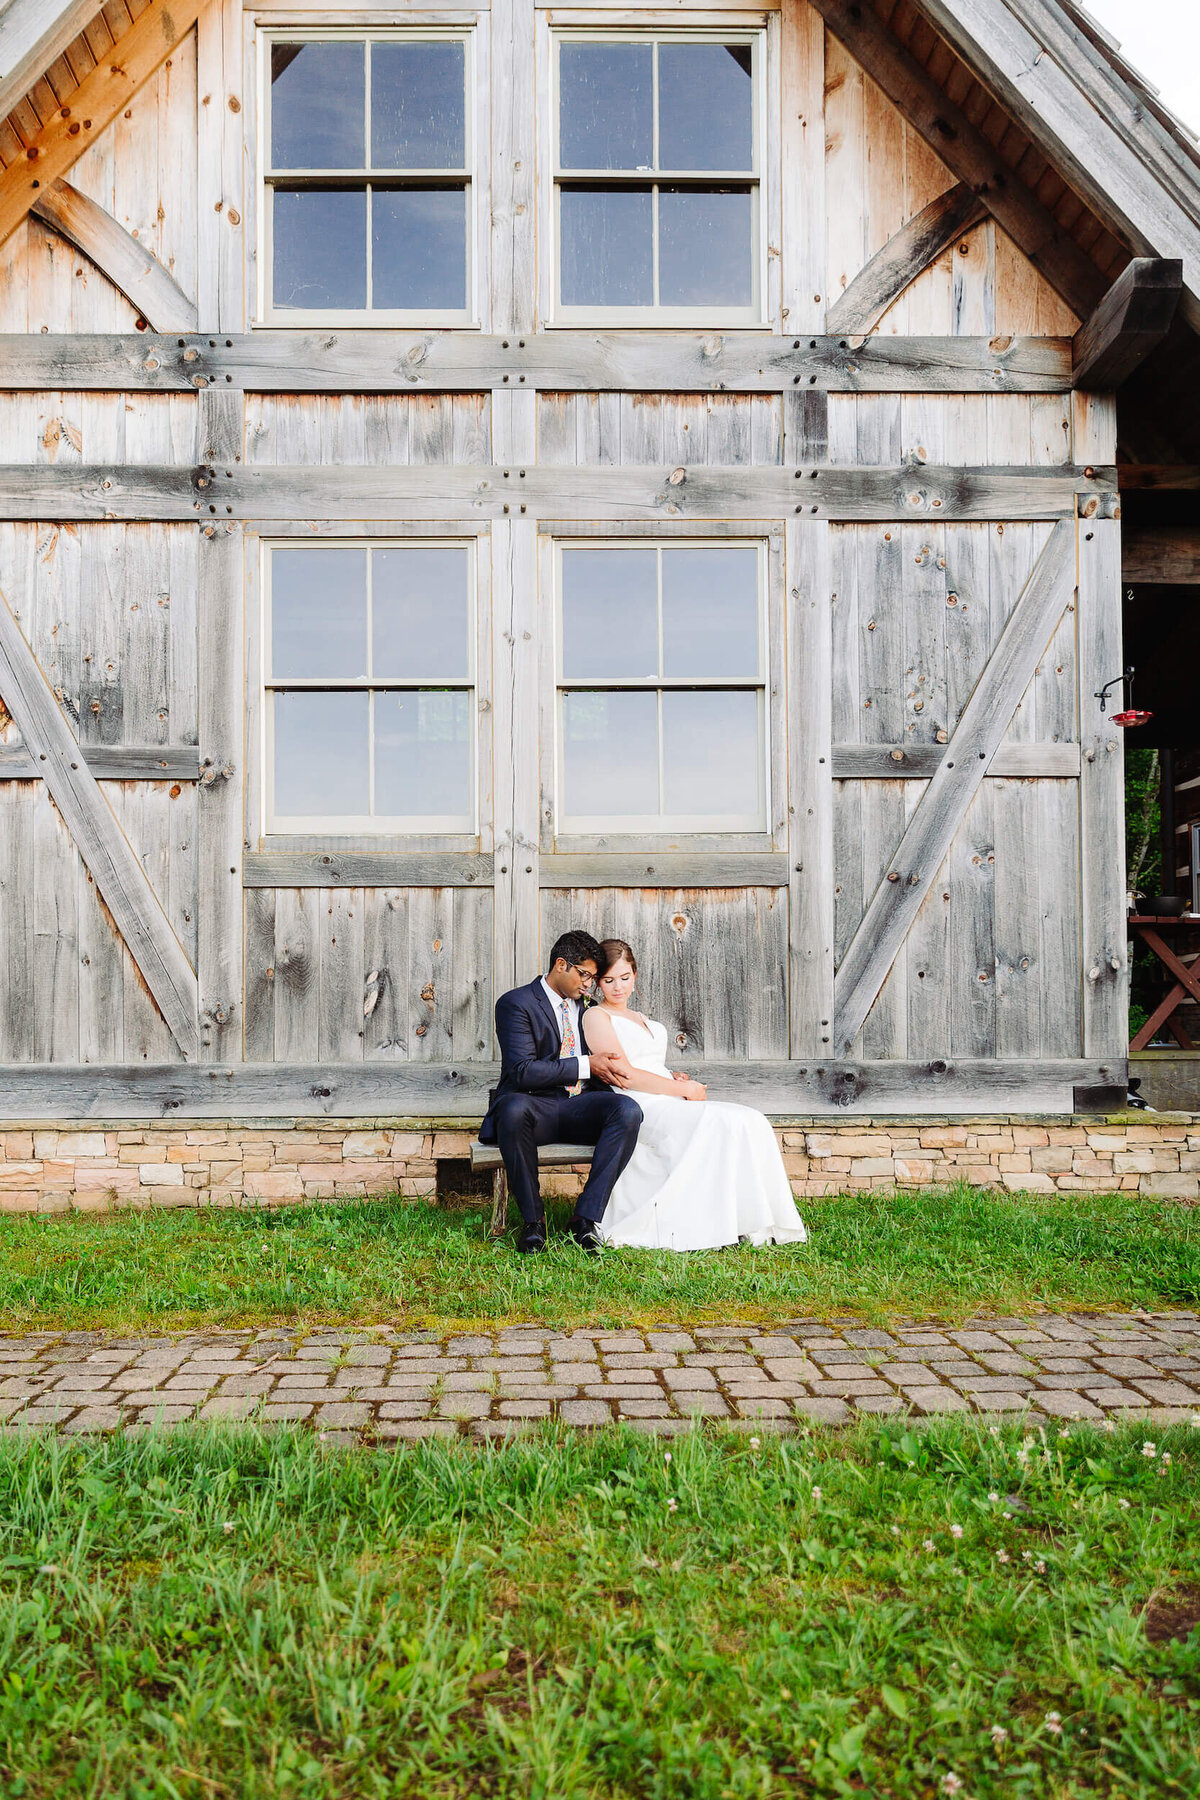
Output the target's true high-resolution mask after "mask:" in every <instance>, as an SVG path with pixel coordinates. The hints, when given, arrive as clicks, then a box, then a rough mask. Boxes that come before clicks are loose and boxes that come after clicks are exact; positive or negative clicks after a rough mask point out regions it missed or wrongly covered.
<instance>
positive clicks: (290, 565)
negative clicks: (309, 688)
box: [271, 548, 367, 680]
mask: <svg viewBox="0 0 1200 1800" xmlns="http://www.w3.org/2000/svg"><path fill="white" fill-rule="evenodd" d="M366 673H367V554H366V551H365V550H350V549H328V550H323V549H308V548H305V549H303V550H273V551H272V552H271V674H272V675H273V676H274V677H275V678H276V680H278V679H279V677H280V676H283V677H288V676H290V677H292V678H293V679H295V678H297V677H320V676H325V677H327V678H330V679H336V678H337V677H338V676H340V675H365V674H366Z"/></svg>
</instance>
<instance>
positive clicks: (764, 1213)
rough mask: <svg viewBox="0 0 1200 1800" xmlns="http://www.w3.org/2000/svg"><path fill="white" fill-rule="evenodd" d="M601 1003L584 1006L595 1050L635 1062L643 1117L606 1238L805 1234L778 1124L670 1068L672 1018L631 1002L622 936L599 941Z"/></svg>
mask: <svg viewBox="0 0 1200 1800" xmlns="http://www.w3.org/2000/svg"><path fill="white" fill-rule="evenodd" d="M600 955H601V960H600V973H599V976H598V978H597V981H596V989H597V992H598V994H599V995H600V1002H599V1004H598V1005H593V1006H590V1007H589V1008H588V1009H587V1011H586V1012H585V1013H584V1015H583V1035H584V1037H585V1038H586V1040H587V1047H588V1050H589V1051H610V1052H611V1051H623V1052H624V1054H625V1057H626V1059H627V1060H628V1062H629V1064H630V1066H631V1067H632V1070H633V1077H632V1079H631V1080H630V1081H629V1083H628V1085H627V1086H626V1088H625V1090H624V1091H625V1092H626V1093H629V1094H634V1095H636V1097H637V1102H638V1105H639V1106H640V1107H641V1109H642V1115H643V1123H642V1127H641V1130H640V1131H639V1133H638V1139H637V1147H636V1148H635V1150H634V1152H633V1155H632V1157H631V1158H630V1160H629V1162H628V1163H627V1164H626V1166H625V1169H624V1171H623V1173H622V1175H621V1177H620V1180H619V1181H618V1182H617V1184H616V1186H615V1187H614V1189H613V1191H612V1195H611V1197H610V1199H609V1202H608V1205H607V1207H606V1208H605V1212H604V1219H603V1222H602V1223H601V1224H600V1226H599V1227H598V1234H599V1235H600V1237H601V1238H602V1239H603V1241H604V1243H606V1244H627V1245H634V1246H637V1247H639V1248H642V1249H651V1250H713V1249H716V1248H717V1247H718V1246H720V1245H722V1244H736V1243H737V1242H738V1241H739V1240H740V1239H743V1238H748V1239H749V1241H750V1242H751V1243H752V1244H768V1243H775V1244H782V1243H803V1242H804V1240H805V1235H806V1234H805V1230H804V1226H803V1224H802V1222H801V1219H800V1215H799V1213H798V1212H797V1211H796V1202H795V1200H794V1199H793V1198H792V1190H791V1186H790V1184H789V1182H788V1178H787V1174H786V1172H785V1170H784V1167H783V1159H782V1157H781V1156H780V1154H779V1146H778V1144H777V1143H776V1142H775V1133H774V1132H773V1131H772V1129H771V1127H770V1125H769V1124H768V1122H767V1120H766V1118H765V1117H764V1116H763V1114H762V1113H760V1112H757V1111H755V1109H754V1108H753V1107H751V1106H732V1105H727V1104H726V1103H725V1102H723V1101H718V1100H709V1099H708V1097H707V1091H706V1089H705V1088H704V1086H703V1084H702V1083H701V1082H699V1081H690V1080H688V1078H687V1077H686V1076H685V1075H672V1074H670V1072H669V1071H668V1069H667V1065H666V1054H667V1028H666V1026H665V1025H661V1024H659V1022H658V1020H657V1019H647V1018H646V1017H645V1016H644V1015H643V1014H642V1013H639V1012H634V1011H633V1009H632V1007H631V1006H630V1004H629V1002H630V999H631V997H632V995H633V989H634V982H635V980H636V978H637V959H636V957H635V956H634V954H633V951H632V950H631V949H630V947H629V945H628V944H626V943H624V942H622V940H621V939H620V938H607V939H605V941H604V942H603V943H602V944H601V946H600Z"/></svg>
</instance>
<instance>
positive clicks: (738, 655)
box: [662, 545, 758, 676]
mask: <svg viewBox="0 0 1200 1800" xmlns="http://www.w3.org/2000/svg"><path fill="white" fill-rule="evenodd" d="M662 584H663V674H664V675H731V676H738V675H749V676H756V675H757V674H758V552H757V550H755V549H753V548H751V547H750V546H749V545H738V546H736V547H731V548H730V549H728V550H726V549H724V548H720V549H716V548H712V547H709V546H705V547H703V548H701V547H699V546H697V547H696V548H694V549H686V550H682V549H681V550H664V551H663V561H662Z"/></svg>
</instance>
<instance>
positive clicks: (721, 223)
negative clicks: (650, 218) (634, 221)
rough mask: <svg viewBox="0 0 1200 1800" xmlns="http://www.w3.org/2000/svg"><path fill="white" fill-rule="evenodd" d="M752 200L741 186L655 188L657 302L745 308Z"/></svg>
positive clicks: (750, 285) (750, 287) (750, 288)
mask: <svg viewBox="0 0 1200 1800" xmlns="http://www.w3.org/2000/svg"><path fill="white" fill-rule="evenodd" d="M753 220H754V202H753V199H752V197H751V195H750V194H749V193H748V192H746V190H745V189H735V188H714V189H710V190H709V191H707V192H699V193H697V192H696V191H695V190H694V189H690V188H661V189H660V190H659V196H658V297H659V301H660V304H661V305H663V306H749V305H750V304H751V303H752V301H753V297H754V282H753V267H752V262H751V256H752V248H753V242H754V229H753Z"/></svg>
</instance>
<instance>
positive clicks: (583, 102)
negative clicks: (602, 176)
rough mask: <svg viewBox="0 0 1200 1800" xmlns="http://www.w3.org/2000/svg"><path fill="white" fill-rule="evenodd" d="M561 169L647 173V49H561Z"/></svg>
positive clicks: (650, 53)
mask: <svg viewBox="0 0 1200 1800" xmlns="http://www.w3.org/2000/svg"><path fill="white" fill-rule="evenodd" d="M558 94H559V124H558V142H559V151H558V159H559V166H560V167H561V168H564V169H649V168H650V167H651V165H652V163H653V161H654V50H653V46H652V45H650V44H572V43H564V44H562V45H561V46H560V48H559V63H558Z"/></svg>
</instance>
